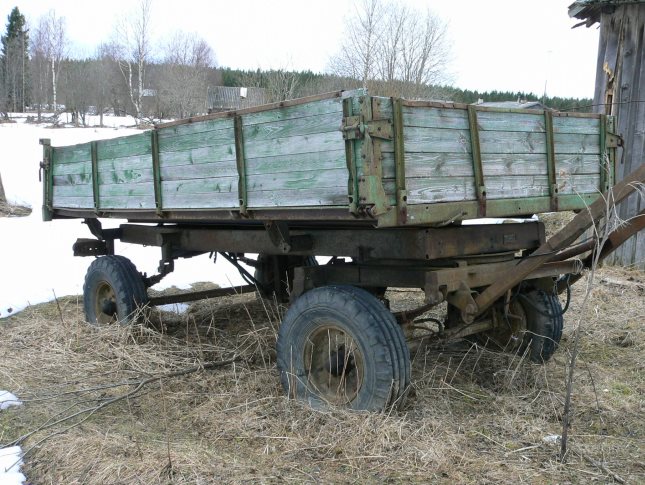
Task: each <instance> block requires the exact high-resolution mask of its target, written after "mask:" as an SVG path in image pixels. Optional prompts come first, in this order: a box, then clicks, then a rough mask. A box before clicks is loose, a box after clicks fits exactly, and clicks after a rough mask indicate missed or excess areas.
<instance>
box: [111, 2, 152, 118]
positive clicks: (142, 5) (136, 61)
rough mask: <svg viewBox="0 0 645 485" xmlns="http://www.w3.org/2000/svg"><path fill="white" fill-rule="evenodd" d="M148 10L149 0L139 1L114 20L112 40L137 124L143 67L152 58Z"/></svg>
mask: <svg viewBox="0 0 645 485" xmlns="http://www.w3.org/2000/svg"><path fill="white" fill-rule="evenodd" d="M150 10H151V1H150V0H141V1H140V2H139V3H138V4H137V7H136V10H135V11H134V12H133V13H132V14H131V15H129V16H127V17H123V18H122V19H121V20H120V21H119V22H118V23H117V26H116V29H115V33H114V41H113V47H114V52H115V56H116V60H117V62H118V65H119V69H120V71H121V74H122V75H123V79H124V81H125V84H126V86H127V90H128V95H129V98H130V102H131V103H132V106H133V108H134V117H135V118H136V121H137V124H139V122H140V121H141V118H142V116H143V95H144V89H145V82H146V68H147V65H148V63H149V61H150V57H151V44H150Z"/></svg>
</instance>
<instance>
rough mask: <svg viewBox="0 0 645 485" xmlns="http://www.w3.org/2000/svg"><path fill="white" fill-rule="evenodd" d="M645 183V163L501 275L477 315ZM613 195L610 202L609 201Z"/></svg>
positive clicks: (484, 295)
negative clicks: (610, 207)
mask: <svg viewBox="0 0 645 485" xmlns="http://www.w3.org/2000/svg"><path fill="white" fill-rule="evenodd" d="M639 182H641V183H642V182H645V164H644V165H641V166H640V167H639V168H638V169H637V170H634V171H633V172H632V173H631V174H629V175H628V176H627V177H625V178H624V179H623V180H622V181H621V182H619V183H618V184H616V185H615V186H614V187H613V188H612V189H611V191H610V192H608V193H605V194H604V197H601V198H599V199H598V200H596V202H594V203H593V204H591V205H590V206H589V207H588V209H587V210H584V211H582V212H580V213H579V214H578V215H576V217H574V218H573V220H572V221H571V222H569V224H567V225H566V226H565V227H564V228H563V229H562V230H560V231H559V232H558V233H556V234H555V235H554V236H553V237H552V238H551V239H549V240H548V241H547V242H545V243H544V244H543V245H542V246H540V247H539V248H538V249H537V250H536V251H535V252H534V253H533V254H531V256H530V257H528V258H525V259H523V260H522V261H521V262H520V263H519V264H517V265H516V266H514V267H513V268H512V269H510V270H508V271H505V272H502V273H500V274H499V276H498V278H497V280H496V281H495V283H493V284H492V285H490V286H489V287H488V288H486V290H484V291H483V292H482V293H480V294H479V295H478V296H477V298H475V302H476V303H477V307H478V308H477V314H476V315H481V314H482V313H483V312H485V311H486V310H487V309H488V308H489V307H490V306H491V305H492V304H493V303H494V302H495V301H496V300H497V299H498V298H500V297H501V296H502V295H504V293H505V292H506V291H508V290H509V289H510V288H513V287H515V286H516V285H517V284H519V282H520V281H522V280H524V279H525V278H526V276H527V275H529V274H530V273H531V272H533V271H534V270H536V269H537V268H539V267H540V266H542V265H543V264H545V263H548V262H549V261H552V260H553V259H555V258H556V257H557V253H558V252H559V251H560V250H562V249H564V248H565V247H566V246H568V245H569V244H571V243H573V242H574V241H575V240H576V239H578V237H580V236H581V235H582V234H583V233H584V232H585V231H586V230H587V229H588V228H589V227H590V226H591V225H593V224H594V223H596V222H597V221H598V220H600V219H601V218H602V217H603V216H604V215H605V213H606V211H607V204H608V203H611V204H618V203H619V202H620V201H622V200H623V199H625V198H626V197H627V196H628V195H630V194H631V193H633V192H634V191H635V190H637V187H636V184H637V183H639ZM607 198H609V202H608V201H607V200H606V199H607Z"/></svg>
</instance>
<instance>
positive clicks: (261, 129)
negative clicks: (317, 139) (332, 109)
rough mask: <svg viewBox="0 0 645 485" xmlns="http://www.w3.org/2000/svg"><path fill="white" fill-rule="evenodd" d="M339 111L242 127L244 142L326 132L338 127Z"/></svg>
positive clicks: (339, 121)
mask: <svg viewBox="0 0 645 485" xmlns="http://www.w3.org/2000/svg"><path fill="white" fill-rule="evenodd" d="M341 122H342V114H341V113H331V114H326V115H319V116H306V117H303V118H299V119H297V120H282V121H275V122H273V123H262V124H256V125H250V126H245V127H244V140H245V143H252V142H258V141H261V140H273V139H275V138H286V137H290V136H298V135H313V134H316V133H326V132H330V131H334V130H338V129H339V128H340V124H341Z"/></svg>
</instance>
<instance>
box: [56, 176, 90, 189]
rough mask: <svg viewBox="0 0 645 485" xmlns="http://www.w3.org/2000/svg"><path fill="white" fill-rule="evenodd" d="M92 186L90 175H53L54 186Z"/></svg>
mask: <svg viewBox="0 0 645 485" xmlns="http://www.w3.org/2000/svg"><path fill="white" fill-rule="evenodd" d="M85 184H92V174H87V173H84V174H79V173H71V174H66V175H54V185H55V186H56V185H85Z"/></svg>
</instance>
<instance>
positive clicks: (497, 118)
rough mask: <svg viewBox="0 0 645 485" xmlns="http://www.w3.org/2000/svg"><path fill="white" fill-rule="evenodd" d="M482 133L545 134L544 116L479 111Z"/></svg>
mask: <svg viewBox="0 0 645 485" xmlns="http://www.w3.org/2000/svg"><path fill="white" fill-rule="evenodd" d="M477 121H478V124H479V129H480V130H481V131H519V132H524V133H544V131H545V126H544V115H543V114H536V113H496V112H494V111H477Z"/></svg>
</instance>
